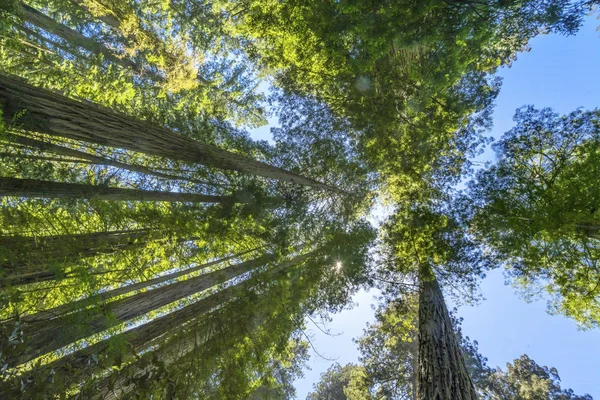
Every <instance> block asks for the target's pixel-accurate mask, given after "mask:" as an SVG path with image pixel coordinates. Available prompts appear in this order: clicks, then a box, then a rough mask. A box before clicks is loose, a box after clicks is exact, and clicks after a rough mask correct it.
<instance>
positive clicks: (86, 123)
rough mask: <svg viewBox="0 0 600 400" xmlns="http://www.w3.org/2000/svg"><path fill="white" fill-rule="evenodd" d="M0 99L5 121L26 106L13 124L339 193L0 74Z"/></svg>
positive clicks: (310, 181)
mask: <svg viewBox="0 0 600 400" xmlns="http://www.w3.org/2000/svg"><path fill="white" fill-rule="evenodd" d="M0 103H2V107H3V109H4V113H3V116H4V119H5V121H6V123H11V122H12V119H13V117H15V116H16V115H18V114H19V113H21V112H23V111H24V110H26V111H25V115H23V117H22V118H20V119H19V121H18V122H17V123H18V124H20V125H22V127H23V128H24V129H27V130H32V131H38V132H41V133H46V134H49V135H52V136H59V137H64V138H69V139H74V140H82V141H85V142H89V143H97V144H101V145H106V146H111V147H116V148H123V149H127V150H132V151H137V152H141V153H146V154H150V155H156V156H162V157H166V158H171V159H175V160H182V161H188V162H193V163H198V164H203V165H207V166H211V167H215V168H219V169H225V170H234V171H239V172H244V173H248V174H252V175H258V176H263V177H267V178H273V179H277V180H282V181H287V182H292V183H298V184H301V185H306V186H311V187H315V188H319V189H326V190H332V191H334V192H336V191H337V192H339V190H338V189H336V188H334V187H331V186H328V185H325V184H322V183H319V182H317V181H315V180H312V179H309V178H306V177H304V176H302V175H299V174H295V173H292V172H289V171H286V170H283V169H281V168H277V167H274V166H271V165H268V164H266V163H263V162H259V161H255V160H252V159H249V158H245V157H242V156H239V155H237V154H235V153H231V152H228V151H225V150H222V149H220V148H218V147H216V146H212V145H208V144H204V143H201V142H198V141H195V140H193V139H190V138H187V137H185V136H183V135H179V134H176V133H174V132H172V131H169V130H167V129H165V128H162V127H157V126H153V125H151V124H148V123H146V122H143V121H137V120H134V119H131V118H129V117H127V116H125V115H122V114H118V113H116V112H114V111H111V110H108V109H106V108H103V107H101V106H98V105H95V104H92V103H88V102H79V101H75V100H72V99H68V98H66V97H64V96H61V95H59V94H56V93H53V92H51V91H48V90H45V89H41V88H36V87H34V86H31V85H28V84H26V83H24V82H23V81H21V80H19V79H15V78H10V77H7V76H4V75H2V76H0Z"/></svg>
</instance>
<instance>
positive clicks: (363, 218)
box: [0, 0, 600, 400]
mask: <svg viewBox="0 0 600 400" xmlns="http://www.w3.org/2000/svg"><path fill="white" fill-rule="evenodd" d="M596 3H597V2H596V1H570V2H567V1H563V0H513V1H496V0H493V1H492V0H489V1H488V0H481V1H469V0H467V1H454V0H452V1H448V0H444V1H442V0H426V1H414V0H401V1H387V0H381V1H362V0H318V1H313V0H310V1H304V2H298V1H293V0H285V1H274V0H212V1H202V2H198V1H190V0H168V1H158V2H157V1H149V0H135V1H133V0H131V1H119V0H23V1H18V0H9V1H4V2H2V4H0V159H1V162H0V397H2V398H27V399H43V398H67V397H76V398H90V399H116V398H140V399H142V398H165V399H188V398H206V399H262V398H273V399H290V398H293V397H294V396H295V390H294V387H293V381H294V380H295V379H297V378H298V377H299V376H301V375H302V370H303V368H304V367H305V365H306V364H307V362H308V354H309V348H310V347H311V346H312V343H311V341H310V337H309V336H308V335H307V334H306V333H305V331H304V330H305V324H306V318H307V317H312V316H319V317H323V318H327V316H328V315H329V314H330V313H333V312H338V311H340V310H342V309H344V308H346V307H348V305H349V304H350V302H351V298H352V296H353V295H354V294H355V293H356V292H357V291H358V290H360V289H361V288H370V287H374V286H376V287H378V288H379V289H380V290H382V293H383V297H384V300H385V302H384V304H385V306H384V308H381V309H380V310H379V311H378V312H377V318H378V322H377V323H376V324H375V325H373V326H370V327H368V329H367V331H366V333H365V336H364V337H363V338H361V339H359V340H358V342H357V343H358V346H359V348H360V349H361V352H362V358H361V360H360V364H358V365H354V364H353V365H347V366H339V365H336V366H334V367H332V369H331V370H330V371H328V372H327V373H326V374H325V375H324V376H323V380H322V382H321V383H319V384H318V385H317V386H316V388H315V392H314V393H313V394H311V395H310V397H309V398H310V399H312V400H318V399H325V398H326V399H330V398H335V399H338V398H339V399H345V398H348V399H380V398H389V399H396V398H397V399H404V398H415V399H419V400H428V399H432V398H435V399H440V400H450V399H456V398H461V399H474V398H477V396H479V397H481V398H488V397H489V396H491V397H489V398H490V399H493V398H514V399H520V398H532V399H533V398H536V399H537V398H540V399H541V398H552V399H571V398H572V399H586V398H587V397H585V396H584V397H580V396H575V395H574V394H573V393H572V392H570V391H568V390H563V389H561V388H560V385H559V379H558V375H557V373H556V372H555V371H554V370H553V369H548V368H545V367H540V366H538V365H537V364H536V363H535V362H534V361H532V360H531V359H529V358H527V357H526V356H523V357H522V358H521V359H518V360H515V361H514V362H513V364H510V365H509V367H508V368H507V370H506V371H502V370H500V369H497V370H492V369H490V368H489V367H487V366H486V365H485V358H484V357H483V356H481V355H480V354H479V353H478V350H477V345H476V343H473V342H470V341H469V340H468V338H465V337H463V336H462V334H461V333H460V326H459V325H460V324H459V322H458V321H457V320H456V318H455V317H454V316H453V314H452V312H449V310H448V308H447V306H446V303H445V297H447V296H452V295H459V296H461V298H462V299H463V300H464V301H474V300H476V299H477V298H478V294H477V286H478V282H479V281H480V280H481V279H482V278H483V277H485V273H486V271H487V270H489V269H491V268H495V267H499V266H503V267H505V268H506V269H507V270H508V271H509V274H510V275H511V276H514V277H515V278H516V280H517V281H518V282H520V283H522V284H523V285H524V286H525V287H527V288H533V287H537V286H542V287H543V288H544V289H545V290H546V291H547V292H548V293H549V294H550V295H551V296H552V297H553V299H554V300H555V301H554V303H553V307H554V310H555V311H557V312H560V313H563V314H565V315H568V316H570V317H573V318H575V319H576V320H577V321H578V322H579V323H581V325H582V326H585V327H590V328H591V327H596V326H597V324H598V321H600V317H599V315H598V313H599V311H598V294H597V292H598V290H597V289H598V282H599V279H600V278H599V277H598V273H597V271H596V266H597V261H598V255H597V254H596V253H597V252H596V250H597V248H598V246H597V242H598V240H600V233H599V230H600V221H599V217H598V215H599V214H598V213H599V212H600V211H598V209H600V207H599V205H598V204H597V203H598V201H599V200H598V199H599V198H600V187H598V184H597V183H596V180H597V179H596V177H597V175H598V174H597V172H599V171H598V168H599V167H598V165H599V162H600V159H598V154H597V151H596V149H597V148H598V140H599V138H598V132H600V122H599V121H600V120H599V118H598V116H599V115H598V111H597V110H593V111H584V110H577V111H575V112H573V113H571V114H569V115H567V116H564V117H561V116H558V115H556V114H554V113H553V112H552V111H550V110H547V109H542V110H537V109H535V108H533V107H526V108H523V109H520V110H519V111H518V112H517V116H516V123H517V126H516V127H515V128H514V129H513V130H511V131H510V132H508V133H507V134H506V135H505V137H504V138H503V139H502V140H501V141H500V142H498V143H497V144H496V145H495V149H496V150H497V151H498V153H499V154H500V155H501V158H500V160H499V161H498V163H496V164H494V165H493V166H490V167H489V168H485V169H483V170H480V171H478V172H477V175H476V177H475V178H474V179H472V181H471V182H470V183H469V184H468V190H466V191H464V192H463V193H457V190H456V187H457V185H458V184H459V183H460V182H462V181H464V180H465V178H468V177H469V176H470V173H471V172H473V171H472V170H473V168H474V164H473V162H472V161H473V157H474V156H476V155H477V154H479V153H480V152H481V150H482V149H483V146H484V145H486V144H487V143H488V141H489V140H488V138H486V137H485V134H486V130H487V129H488V128H489V127H490V125H491V120H492V119H491V118H492V111H493V106H494V101H495V98H496V96H497V95H498V93H499V91H500V88H501V80H500V79H499V78H498V77H497V76H496V72H497V71H498V68H500V67H502V66H508V65H510V64H511V63H513V62H514V61H515V60H516V59H517V56H518V54H519V53H520V52H522V51H526V50H527V49H528V43H529V41H530V40H531V39H532V38H534V37H535V36H537V35H539V34H547V33H556V34H563V35H571V34H574V33H575V32H577V29H578V28H579V25H580V24H581V21H582V19H583V17H584V15H585V14H586V13H587V12H588V11H589V10H590V9H591V7H592V6H594V5H595V4H596ZM275 120H276V122H273V121H275ZM268 123H270V125H271V136H272V140H270V141H257V140H253V139H252V135H251V133H250V130H251V129H254V128H258V127H261V126H262V127H264V126H266V125H267V124H268ZM381 204H385V205H386V206H387V207H388V208H389V210H390V216H389V217H388V218H386V220H385V221H384V223H382V224H381V225H377V224H373V223H371V222H369V217H370V216H371V215H372V213H373V210H374V208H375V207H376V206H379V205H381ZM486 396H488V397H486ZM494 396H496V397H494ZM511 396H512V397H511ZM519 396H521V397H519Z"/></svg>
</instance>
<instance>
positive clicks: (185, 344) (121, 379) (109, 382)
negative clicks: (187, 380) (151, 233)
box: [91, 250, 320, 400]
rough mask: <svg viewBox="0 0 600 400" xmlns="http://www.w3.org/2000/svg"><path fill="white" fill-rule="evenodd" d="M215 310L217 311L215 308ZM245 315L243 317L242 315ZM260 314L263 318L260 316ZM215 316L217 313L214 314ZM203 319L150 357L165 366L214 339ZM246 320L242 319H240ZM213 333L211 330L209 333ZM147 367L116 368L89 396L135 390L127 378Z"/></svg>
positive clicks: (115, 395)
mask: <svg viewBox="0 0 600 400" xmlns="http://www.w3.org/2000/svg"><path fill="white" fill-rule="evenodd" d="M319 251H320V250H317V251H314V252H311V253H308V254H305V255H302V256H299V257H296V258H294V259H293V260H290V261H287V262H285V263H282V264H281V265H279V266H278V267H277V268H275V269H273V270H271V271H268V273H267V275H274V274H276V273H278V272H280V271H282V270H284V269H286V268H289V267H290V266H293V265H298V264H299V263H300V262H302V261H304V260H306V259H307V258H309V257H311V256H313V255H314V254H316V253H318V252H319ZM231 310H232V311H230V312H235V311H234V310H236V307H232V308H231ZM252 311H253V312H252V313H251V315H249V316H241V317H240V318H235V319H236V320H237V321H239V322H238V323H240V324H242V326H241V328H242V330H246V329H248V326H247V325H248V322H247V321H248V317H249V319H250V320H252V319H254V318H255V317H256V316H257V315H260V314H262V313H261V310H260V309H258V310H257V309H253V310H252ZM217 312H218V311H217ZM244 317H246V318H244ZM261 317H264V316H263V315H261ZM216 318H217V319H218V316H217V317H216ZM204 320H205V318H203V321H202V322H201V323H200V324H196V325H195V326H191V327H188V328H187V329H185V330H183V331H182V330H181V329H179V332H176V333H177V336H176V337H173V335H171V336H170V337H167V340H163V341H162V342H163V343H161V344H160V345H159V346H157V347H156V348H155V349H154V350H153V358H157V359H158V360H160V362H161V363H162V365H164V366H169V365H171V364H173V363H175V362H177V361H178V360H180V359H181V358H182V357H185V356H186V355H187V354H189V353H190V352H192V351H193V350H194V349H197V348H199V347H203V344H206V342H207V340H210V339H216V340H218V339H219V338H218V337H214V335H210V332H211V331H212V330H211V329H210V328H211V327H210V326H208V324H205V323H204ZM244 321H246V322H244ZM213 333H214V332H213ZM223 333H224V334H229V333H228V332H223ZM149 368H152V364H150V365H148V363H147V362H144V361H143V360H142V361H141V362H134V363H132V364H130V365H128V366H127V367H125V368H124V369H123V370H121V371H118V372H117V373H116V374H115V376H110V375H109V376H106V377H105V378H103V379H102V380H100V382H99V383H98V384H97V385H95V387H94V391H95V393H94V395H93V396H92V397H91V398H92V399H94V400H96V399H98V400H100V399H102V400H109V399H119V398H122V397H123V396H127V394H128V393H130V392H132V391H134V390H135V389H136V386H135V385H132V384H131V383H130V382H129V381H130V378H129V377H130V376H140V375H141V374H143V373H144V372H146V371H147V370H149Z"/></svg>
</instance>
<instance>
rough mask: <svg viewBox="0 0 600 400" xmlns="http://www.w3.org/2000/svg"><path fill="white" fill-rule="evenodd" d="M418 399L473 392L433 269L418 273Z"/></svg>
mask: <svg viewBox="0 0 600 400" xmlns="http://www.w3.org/2000/svg"><path fill="white" fill-rule="evenodd" d="M419 281H420V282H419V361H418V386H417V398H418V399H419V400H475V399H477V394H476V392H475V388H474V386H473V382H472V380H471V377H470V376H469V373H468V372H467V369H466V367H465V362H464V358H463V356H462V353H461V350H460V346H459V344H458V341H457V339H456V335H455V333H454V329H453V327H452V321H451V320H450V315H449V314H448V309H447V308H446V303H445V301H444V296H443V295H442V291H441V290H440V287H439V284H438V282H437V280H436V279H435V276H434V274H433V271H432V270H431V268H430V267H429V266H427V267H423V268H422V271H421V273H420V277H419Z"/></svg>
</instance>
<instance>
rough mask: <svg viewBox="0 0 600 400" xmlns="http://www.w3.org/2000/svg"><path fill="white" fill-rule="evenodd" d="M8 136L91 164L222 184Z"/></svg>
mask: <svg viewBox="0 0 600 400" xmlns="http://www.w3.org/2000/svg"><path fill="white" fill-rule="evenodd" d="M7 136H8V138H9V140H10V141H11V142H13V143H18V144H21V145H24V146H27V147H30V148H35V149H38V150H42V151H47V152H50V153H54V154H58V155H62V156H67V157H73V158H78V159H81V160H86V161H89V162H90V163H91V164H96V165H105V166H109V167H115V168H122V169H125V170H127V171H131V172H137V173H140V174H145V175H152V176H155V177H157V178H163V179H169V180H180V181H187V182H191V183H197V184H200V185H210V186H221V185H218V184H212V183H209V182H204V181H201V180H198V179H193V178H188V177H184V176H179V175H171V174H165V173H163V172H158V171H154V170H151V169H150V168H146V167H144V166H141V165H134V164H127V163H123V162H120V161H116V160H112V159H110V158H106V157H100V156H96V155H93V154H89V153H86V152H83V151H79V150H75V149H71V148H68V147H64V146H59V145H57V144H54V143H49V142H44V141H42V140H37V139H32V138H28V137H25V136H19V135H7ZM74 162H77V160H74Z"/></svg>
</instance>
